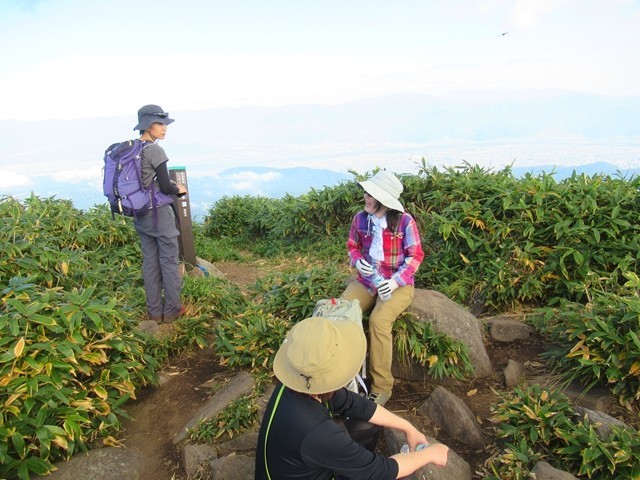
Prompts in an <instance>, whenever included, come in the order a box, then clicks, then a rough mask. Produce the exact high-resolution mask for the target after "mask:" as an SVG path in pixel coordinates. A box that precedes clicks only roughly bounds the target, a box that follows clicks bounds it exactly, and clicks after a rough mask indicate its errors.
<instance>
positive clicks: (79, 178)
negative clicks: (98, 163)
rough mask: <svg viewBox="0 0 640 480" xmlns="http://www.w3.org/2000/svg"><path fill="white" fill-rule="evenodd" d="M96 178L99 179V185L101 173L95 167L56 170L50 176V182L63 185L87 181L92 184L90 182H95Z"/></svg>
mask: <svg viewBox="0 0 640 480" xmlns="http://www.w3.org/2000/svg"><path fill="white" fill-rule="evenodd" d="M97 177H99V178H100V184H102V172H101V171H100V170H99V169H96V168H95V167H91V168H84V169H82V168H74V169H73V170H58V171H56V172H54V173H52V174H51V179H52V180H54V181H56V182H65V183H83V182H87V181H89V182H91V183H93V182H92V181H95V180H96V178H97Z"/></svg>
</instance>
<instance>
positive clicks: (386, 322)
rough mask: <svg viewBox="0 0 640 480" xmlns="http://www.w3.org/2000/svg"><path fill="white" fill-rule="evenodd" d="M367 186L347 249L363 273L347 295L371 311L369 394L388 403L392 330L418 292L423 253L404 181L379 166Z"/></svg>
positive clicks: (354, 264) (352, 284)
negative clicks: (416, 280)
mask: <svg viewBox="0 0 640 480" xmlns="http://www.w3.org/2000/svg"><path fill="white" fill-rule="evenodd" d="M358 183H360V185H361V186H362V188H363V189H364V210H362V211H360V212H358V213H357V214H356V215H355V216H354V217H353V221H352V223H351V230H350V231H349V239H348V241H347V249H348V251H349V258H350V261H351V265H352V266H354V267H355V268H356V269H357V270H358V278H357V279H356V280H355V281H353V282H351V283H350V284H349V285H348V286H347V288H346V290H345V291H344V293H343V294H342V298H344V299H346V300H355V299H357V300H358V301H359V302H360V308H362V311H363V313H367V312H369V311H370V312H371V314H370V316H369V374H370V376H371V380H372V383H371V393H370V394H369V398H370V399H371V400H373V401H374V402H376V403H377V404H379V405H384V404H385V403H386V402H387V401H388V400H389V398H390V397H391V393H392V390H393V382H394V379H393V375H392V374H391V363H392V360H393V342H392V335H391V329H392V328H393V323H394V322H395V320H396V318H398V315H400V314H401V313H402V312H404V311H405V310H406V309H407V307H408V306H409V305H411V302H412V301H413V295H414V289H413V284H414V275H415V273H416V270H417V269H418V267H419V266H420V263H421V262H422V259H423V258H424V253H423V251H422V244H421V243H420V233H419V232H418V227H417V226H416V222H415V220H414V219H413V217H411V215H409V214H408V213H406V212H405V211H404V207H403V206H402V204H401V203H400V200H399V199H400V194H401V193H402V190H403V187H402V183H401V182H400V180H398V178H397V177H396V176H395V175H394V174H392V173H389V172H386V171H380V172H378V173H376V174H375V175H374V176H373V177H371V178H370V179H369V180H365V181H363V182H358Z"/></svg>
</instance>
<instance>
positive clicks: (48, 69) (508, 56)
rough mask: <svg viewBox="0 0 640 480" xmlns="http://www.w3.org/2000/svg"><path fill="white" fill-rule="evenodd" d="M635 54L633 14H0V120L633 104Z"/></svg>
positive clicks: (473, 8)
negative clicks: (417, 98)
mask: <svg viewBox="0 0 640 480" xmlns="http://www.w3.org/2000/svg"><path fill="white" fill-rule="evenodd" d="M638 52H640V0H450V1H445V0H431V1H427V0H396V1H393V2H390V1H388V0H366V1H365V0H339V1H336V0H325V1H323V2H311V1H305V0H269V1H264V0H262V1H258V0H181V1H176V0H154V1H152V2H131V1H130V0H109V1H105V0H98V1H96V0H0V120H24V121H31V120H48V119H75V118H86V117H108V116H116V115H125V114H129V115H131V114H132V113H134V112H135V111H137V109H138V108H139V106H141V105H144V104H146V103H154V104H159V105H161V106H163V107H164V108H165V110H168V111H170V112H173V111H179V110H194V109H207V108H212V107H234V106H241V105H257V106H278V105H291V104H336V103H341V102H346V101H349V100H353V99H358V98H367V97H375V96H381V95H388V94H394V93H401V92H418V93H424V94H431V95H443V94H447V93H449V92H454V91H475V90H485V89H492V90H510V89H514V90H516V89H562V90H571V91H578V92H587V93H597V94H604V95H640V81H639V79H640V61H639V60H640V58H639V57H640V54H639V53H638ZM1 141H2V140H1V139H0V142H1Z"/></svg>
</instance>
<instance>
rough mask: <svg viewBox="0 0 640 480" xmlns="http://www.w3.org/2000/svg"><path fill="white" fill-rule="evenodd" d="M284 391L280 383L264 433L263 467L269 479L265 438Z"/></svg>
mask: <svg viewBox="0 0 640 480" xmlns="http://www.w3.org/2000/svg"><path fill="white" fill-rule="evenodd" d="M283 392H284V384H280V390H279V391H278V396H277V397H276V401H275V403H274V404H273V410H271V415H270V416H269V423H268V424H267V430H266V432H265V434H264V469H265V471H266V473H267V478H268V479H269V480H271V475H270V474H269V466H268V465H267V439H268V438H269V430H270V429H271V422H273V417H274V416H275V414H276V409H277V408H278V404H279V403H280V397H282V393H283Z"/></svg>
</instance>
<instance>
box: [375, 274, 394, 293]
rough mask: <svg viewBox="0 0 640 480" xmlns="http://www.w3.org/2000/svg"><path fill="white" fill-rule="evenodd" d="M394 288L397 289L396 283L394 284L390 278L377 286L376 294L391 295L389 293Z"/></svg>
mask: <svg viewBox="0 0 640 480" xmlns="http://www.w3.org/2000/svg"><path fill="white" fill-rule="evenodd" d="M396 288H398V282H396V281H395V280H394V279H393V278H390V279H388V280H385V281H384V282H382V283H380V285H378V294H380V295H391V292H393V291H394V290H395V289H396Z"/></svg>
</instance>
